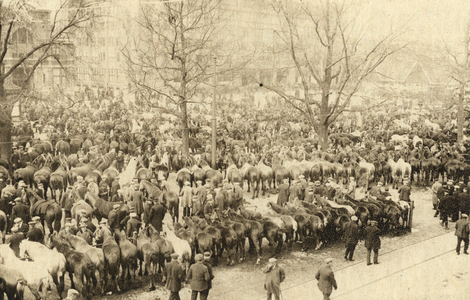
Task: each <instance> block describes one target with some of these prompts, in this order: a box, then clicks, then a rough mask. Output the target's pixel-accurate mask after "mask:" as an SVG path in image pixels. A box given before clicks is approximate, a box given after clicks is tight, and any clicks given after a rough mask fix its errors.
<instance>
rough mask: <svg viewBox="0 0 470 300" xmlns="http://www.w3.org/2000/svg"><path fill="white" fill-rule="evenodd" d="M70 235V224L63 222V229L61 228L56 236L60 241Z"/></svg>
mask: <svg viewBox="0 0 470 300" xmlns="http://www.w3.org/2000/svg"><path fill="white" fill-rule="evenodd" d="M70 234H73V233H72V223H71V222H67V221H65V225H64V227H62V228H61V229H60V231H59V234H58V235H57V237H58V238H61V239H64V240H65V239H67V236H69V235H70Z"/></svg>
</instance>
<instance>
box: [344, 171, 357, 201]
mask: <svg viewBox="0 0 470 300" xmlns="http://www.w3.org/2000/svg"><path fill="white" fill-rule="evenodd" d="M356 185H357V183H356V179H355V178H354V177H352V176H351V177H349V184H348V190H347V192H346V193H347V194H348V195H349V197H351V198H353V199H356Z"/></svg>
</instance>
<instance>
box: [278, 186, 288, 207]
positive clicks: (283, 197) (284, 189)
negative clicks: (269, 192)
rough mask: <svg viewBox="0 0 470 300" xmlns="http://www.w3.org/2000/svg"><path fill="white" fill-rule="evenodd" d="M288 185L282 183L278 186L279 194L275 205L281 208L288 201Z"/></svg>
mask: <svg viewBox="0 0 470 300" xmlns="http://www.w3.org/2000/svg"><path fill="white" fill-rule="evenodd" d="M289 192H290V191H289V185H288V184H287V183H283V184H281V185H280V186H279V194H278V195H277V205H280V206H283V205H284V204H285V203H287V201H289Z"/></svg>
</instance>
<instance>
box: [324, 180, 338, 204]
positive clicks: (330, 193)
mask: <svg viewBox="0 0 470 300" xmlns="http://www.w3.org/2000/svg"><path fill="white" fill-rule="evenodd" d="M325 194H326V197H327V198H328V200H330V201H333V200H334V199H335V196H336V189H335V188H334V187H333V186H332V184H331V182H329V181H328V182H327V183H326V190H325Z"/></svg>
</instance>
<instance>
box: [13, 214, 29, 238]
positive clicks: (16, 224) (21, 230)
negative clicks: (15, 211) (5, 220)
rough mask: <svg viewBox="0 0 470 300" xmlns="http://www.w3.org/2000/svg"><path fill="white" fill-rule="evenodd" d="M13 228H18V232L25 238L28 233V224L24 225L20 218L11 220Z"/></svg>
mask: <svg viewBox="0 0 470 300" xmlns="http://www.w3.org/2000/svg"><path fill="white" fill-rule="evenodd" d="M13 226H14V227H16V228H18V232H19V233H22V234H23V235H24V236H25V237H26V234H27V233H28V231H29V226H28V224H25V223H24V222H23V219H21V218H15V219H14V220H13Z"/></svg>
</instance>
